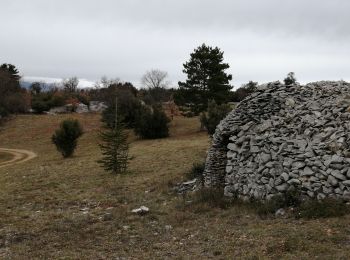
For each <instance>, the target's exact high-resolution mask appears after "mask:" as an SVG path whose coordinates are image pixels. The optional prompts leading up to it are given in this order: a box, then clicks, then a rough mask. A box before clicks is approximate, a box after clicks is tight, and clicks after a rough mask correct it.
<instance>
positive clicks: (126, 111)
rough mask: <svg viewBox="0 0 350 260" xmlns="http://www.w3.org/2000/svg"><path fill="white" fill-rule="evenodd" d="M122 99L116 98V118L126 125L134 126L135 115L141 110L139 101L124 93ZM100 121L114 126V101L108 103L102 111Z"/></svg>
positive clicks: (108, 125)
mask: <svg viewBox="0 0 350 260" xmlns="http://www.w3.org/2000/svg"><path fill="white" fill-rule="evenodd" d="M123 97H124V98H123V99H121V98H120V99H119V98H118V118H119V119H118V120H119V122H121V123H123V124H124V125H125V126H126V127H130V128H132V127H135V125H136V121H137V116H138V114H139V113H140V110H141V107H142V105H141V102H140V101H139V100H138V99H136V98H135V97H134V96H132V95H131V94H130V95H124V96H123ZM102 122H104V123H105V124H106V126H107V127H109V128H114V126H115V103H113V104H110V105H109V106H108V108H107V109H105V110H104V111H103V112H102Z"/></svg>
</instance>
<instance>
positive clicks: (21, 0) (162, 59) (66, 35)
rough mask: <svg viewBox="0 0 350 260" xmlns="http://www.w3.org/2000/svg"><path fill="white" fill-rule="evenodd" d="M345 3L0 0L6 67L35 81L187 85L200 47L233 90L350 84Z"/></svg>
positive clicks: (0, 51) (1, 58) (0, 53)
mask: <svg viewBox="0 0 350 260" xmlns="http://www.w3.org/2000/svg"><path fill="white" fill-rule="evenodd" d="M349 11H350V1H348V0H215V1H214V0H212V1H209V0H0V35H1V36H0V63H4V62H6V63H13V64H15V65H16V66H17V67H18V68H19V70H20V72H21V74H22V75H23V76H25V77H30V78H31V79H33V77H34V78H36V77H41V78H53V79H55V78H65V77H71V76H77V77H79V78H81V79H85V80H86V82H85V84H88V81H95V80H98V79H99V78H100V77H101V76H103V75H106V76H108V77H111V78H116V77H118V78H120V79H121V80H123V81H131V82H133V83H134V84H136V85H137V86H139V84H140V83H139V82H140V78H141V76H142V74H144V72H145V71H147V70H150V69H152V68H157V69H161V70H165V71H167V72H168V73H169V77H170V80H171V81H172V83H173V85H176V84H177V81H178V80H183V79H184V78H185V75H184V74H183V73H182V64H183V63H184V62H185V61H186V60H188V59H189V54H190V53H191V52H192V51H193V49H194V48H196V47H197V46H198V45H200V44H202V43H207V44H209V45H213V46H218V47H220V48H221V50H223V51H224V52H225V54H224V57H225V61H226V62H228V63H229V64H230V66H231V68H230V69H229V72H230V73H231V74H232V75H233V81H232V84H234V85H235V86H236V87H237V86H239V85H240V84H242V83H245V82H247V81H249V80H254V81H258V82H267V81H272V80H282V79H283V78H284V77H285V75H286V74H287V73H288V72H289V71H294V72H295V73H296V76H297V78H298V80H299V81H300V82H303V83H304V82H309V81H315V80H328V79H329V80H339V79H344V80H350V47H349V40H350V26H349V24H350V18H349V17H350V16H349V14H348V13H349Z"/></svg>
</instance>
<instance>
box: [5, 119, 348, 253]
mask: <svg viewBox="0 0 350 260" xmlns="http://www.w3.org/2000/svg"><path fill="white" fill-rule="evenodd" d="M72 116H73V117H75V118H78V119H79V120H80V121H81V122H82V124H83V126H84V129H85V134H84V135H83V137H82V138H81V139H80V141H79V146H78V149H77V151H76V153H75V156H74V157H73V158H70V159H62V157H61V156H60V154H59V153H58V152H57V151H56V150H55V147H54V146H53V145H52V144H51V140H50V137H51V135H52V133H53V131H54V129H56V128H57V126H58V125H59V122H60V121H61V120H63V119H65V118H67V117H69V116H68V115H57V116H48V115H41V116H32V115H30V116H18V117H16V118H15V119H13V120H11V121H9V122H7V123H6V124H5V125H4V126H3V127H2V129H1V130H0V146H1V147H6V148H13V149H26V150H32V151H34V152H35V153H37V154H38V157H37V158H35V159H33V160H31V161H28V162H26V163H23V164H18V165H13V166H8V167H5V168H1V169H0V258H3V259H118V257H120V259H167V258H171V259H207V258H217V259H281V258H284V259H313V258H318V259H350V226H349V222H350V216H345V217H340V218H328V219H318V220H303V219H298V220H297V219H293V218H288V219H281V218H279V219H278V218H273V217H269V218H264V219H262V218H260V217H259V216H257V215H256V214H255V213H254V211H252V210H250V209H249V208H247V207H243V206H235V207H230V208H229V209H226V210H224V209H219V208H211V207H209V206H208V205H206V204H198V205H197V204H194V205H191V204H189V202H188V200H190V199H191V198H186V197H181V196H177V195H175V194H174V193H173V192H172V191H171V187H172V185H173V184H174V183H176V182H178V181H181V180H182V179H183V176H184V173H185V172H186V171H188V170H189V169H190V168H191V166H192V164H193V163H194V162H199V161H201V160H203V158H204V157H205V154H206V150H207V148H208V146H209V138H208V136H207V135H206V134H205V133H203V132H198V129H199V123H198V119H197V118H191V119H188V118H181V117H178V118H175V120H174V121H173V122H172V123H171V137H170V138H167V139H162V140H150V141H147V140H146V141H144V140H139V139H137V138H136V137H135V136H132V135H131V137H130V141H131V150H130V154H131V156H132V160H131V161H130V167H129V173H128V174H127V175H123V176H114V175H110V174H108V173H105V172H104V171H103V170H102V169H101V168H100V167H99V165H98V164H97V163H96V160H98V159H99V156H100V152H99V149H98V146H97V143H98V139H97V135H98V130H99V128H100V122H99V115H96V114H86V115H71V117H72ZM0 158H1V155H0ZM0 160H1V159H0ZM185 204H189V205H190V206H186V207H185V206H184V205H185ZM141 205H144V206H147V207H149V208H150V213H149V214H147V215H145V216H138V215H135V214H133V213H131V210H132V209H134V208H136V207H139V206H141Z"/></svg>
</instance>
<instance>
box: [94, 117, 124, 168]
mask: <svg viewBox="0 0 350 260" xmlns="http://www.w3.org/2000/svg"><path fill="white" fill-rule="evenodd" d="M127 137H128V136H127V134H126V133H125V131H124V127H123V125H122V124H120V123H118V124H117V126H116V127H114V128H113V129H111V128H106V129H105V130H104V131H102V132H101V133H100V139H101V141H102V142H101V143H100V144H99V146H100V149H101V152H102V157H103V158H102V159H101V160H99V161H98V163H100V164H101V165H102V167H103V168H104V170H105V171H107V172H111V173H114V174H120V173H124V172H125V171H126V170H127V164H128V158H129V155H128V151H129V145H128V142H127Z"/></svg>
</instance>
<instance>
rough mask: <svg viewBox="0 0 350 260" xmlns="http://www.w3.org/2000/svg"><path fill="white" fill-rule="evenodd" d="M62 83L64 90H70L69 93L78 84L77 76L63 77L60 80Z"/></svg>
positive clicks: (75, 89) (74, 89)
mask: <svg viewBox="0 0 350 260" xmlns="http://www.w3.org/2000/svg"><path fill="white" fill-rule="evenodd" d="M62 85H63V88H64V91H66V92H71V93H72V92H76V91H77V88H78V85H79V79H78V78H77V77H72V78H69V79H64V80H62Z"/></svg>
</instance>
